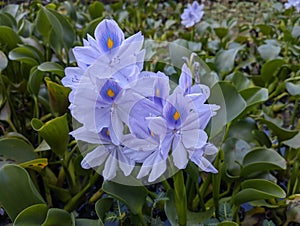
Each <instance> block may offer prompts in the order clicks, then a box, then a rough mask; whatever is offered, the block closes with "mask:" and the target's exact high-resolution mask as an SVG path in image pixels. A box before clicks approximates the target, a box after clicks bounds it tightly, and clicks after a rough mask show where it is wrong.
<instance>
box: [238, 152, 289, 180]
mask: <svg viewBox="0 0 300 226" xmlns="http://www.w3.org/2000/svg"><path fill="white" fill-rule="evenodd" d="M284 169H286V161H285V159H284V158H283V157H282V156H281V155H280V154H278V153H277V152H276V151H274V150H273V149H266V148H255V149H253V150H251V151H250V152H248V153H247V154H246V156H245V157H244V160H243V168H242V171H241V175H243V176H249V175H251V174H252V173H256V172H259V171H269V170H284Z"/></svg>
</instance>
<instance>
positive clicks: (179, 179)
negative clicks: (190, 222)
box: [173, 170, 187, 226]
mask: <svg viewBox="0 0 300 226" xmlns="http://www.w3.org/2000/svg"><path fill="white" fill-rule="evenodd" d="M173 179H174V190H175V206H176V211H177V215H178V224H179V225H180V226H184V225H186V223H187V200H186V191H185V185H184V177H183V171H182V170H180V171H179V172H178V173H176V174H175V175H174V176H173Z"/></svg>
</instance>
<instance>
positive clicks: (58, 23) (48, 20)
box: [36, 7, 75, 48]
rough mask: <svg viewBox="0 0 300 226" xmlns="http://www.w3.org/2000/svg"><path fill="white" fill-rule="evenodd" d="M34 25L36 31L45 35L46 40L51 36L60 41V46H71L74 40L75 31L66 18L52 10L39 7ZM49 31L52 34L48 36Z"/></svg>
mask: <svg viewBox="0 0 300 226" xmlns="http://www.w3.org/2000/svg"><path fill="white" fill-rule="evenodd" d="M36 25H37V29H38V31H39V32H40V33H41V34H42V35H43V36H45V38H46V40H48V41H50V40H51V38H52V39H54V40H56V43H59V42H62V44H64V45H62V46H65V47H67V48H71V47H72V45H73V42H74V41H75V32H74V30H73V28H72V26H71V25H70V23H69V22H68V21H67V20H66V18H65V17H64V16H63V15H61V14H59V13H57V12H56V11H54V10H51V9H47V8H45V7H41V8H40V11H39V13H38V15H37V19H36ZM51 32H53V35H52V36H51V37H50V35H51Z"/></svg>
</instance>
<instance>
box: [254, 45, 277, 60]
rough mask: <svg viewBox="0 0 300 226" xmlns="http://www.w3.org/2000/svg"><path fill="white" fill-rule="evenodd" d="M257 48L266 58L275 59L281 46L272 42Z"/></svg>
mask: <svg viewBox="0 0 300 226" xmlns="http://www.w3.org/2000/svg"><path fill="white" fill-rule="evenodd" d="M257 50H258V52H259V54H260V56H261V57H262V58H263V59H264V60H273V59H275V58H276V57H278V55H279V53H280V50H281V48H280V47H279V46H275V45H271V44H263V45H261V46H259V47H258V48H257Z"/></svg>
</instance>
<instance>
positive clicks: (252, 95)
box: [240, 87, 269, 107]
mask: <svg viewBox="0 0 300 226" xmlns="http://www.w3.org/2000/svg"><path fill="white" fill-rule="evenodd" d="M240 94H241V95H242V97H243V98H244V100H245V101H246V103H247V107H250V106H253V105H255V104H259V103H262V102H264V101H266V100H268V97H269V95H268V89H266V88H260V87H251V88H248V89H244V90H242V91H240Z"/></svg>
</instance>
